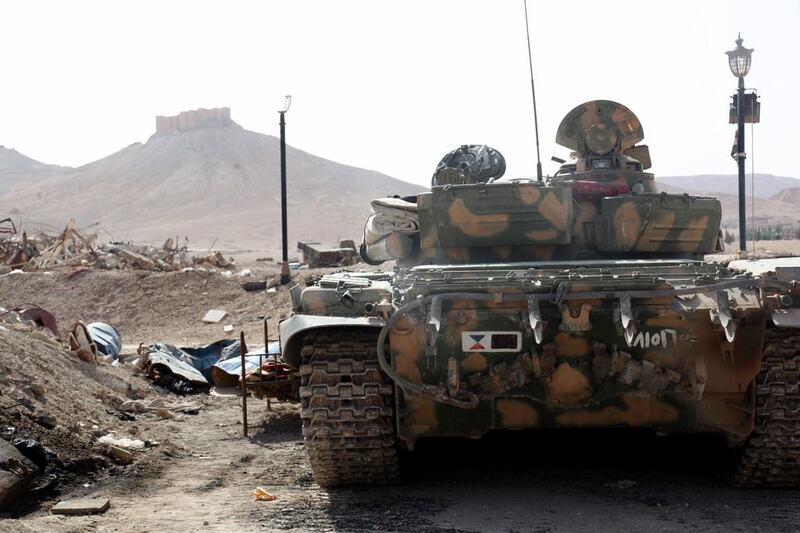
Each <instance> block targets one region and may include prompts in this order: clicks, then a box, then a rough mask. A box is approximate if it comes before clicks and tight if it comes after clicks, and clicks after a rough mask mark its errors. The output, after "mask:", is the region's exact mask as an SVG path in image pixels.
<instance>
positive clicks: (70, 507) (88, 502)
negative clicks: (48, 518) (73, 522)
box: [50, 498, 111, 515]
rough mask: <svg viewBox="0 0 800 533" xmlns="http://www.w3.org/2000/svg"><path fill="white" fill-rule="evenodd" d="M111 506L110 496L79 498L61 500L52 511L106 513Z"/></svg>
mask: <svg viewBox="0 0 800 533" xmlns="http://www.w3.org/2000/svg"><path fill="white" fill-rule="evenodd" d="M109 507H111V500H109V499H108V498H78V499H75V500H64V501H60V502H58V503H57V504H55V505H54V506H53V507H52V508H51V509H50V512H51V513H53V514H69V515H81V514H97V513H105V512H106V511H107V510H108V508H109Z"/></svg>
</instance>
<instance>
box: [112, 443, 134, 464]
mask: <svg viewBox="0 0 800 533" xmlns="http://www.w3.org/2000/svg"><path fill="white" fill-rule="evenodd" d="M107 454H108V456H109V457H111V458H112V459H116V460H117V461H119V462H120V463H123V464H130V463H132V462H133V459H134V454H133V452H132V451H130V450H126V449H125V448H120V447H119V446H114V445H109V446H108V451H107Z"/></svg>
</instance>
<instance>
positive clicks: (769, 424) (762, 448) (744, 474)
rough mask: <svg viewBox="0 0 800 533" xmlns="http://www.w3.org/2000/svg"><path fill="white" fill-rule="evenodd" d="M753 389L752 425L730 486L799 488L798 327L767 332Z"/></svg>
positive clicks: (799, 391)
mask: <svg viewBox="0 0 800 533" xmlns="http://www.w3.org/2000/svg"><path fill="white" fill-rule="evenodd" d="M755 391H756V420H755V428H754V430H753V433H752V434H751V435H750V437H749V438H748V440H747V442H746V443H745V444H744V445H743V446H742V448H741V449H740V450H739V455H738V464H737V465H736V469H735V472H734V476H733V481H734V484H735V485H737V486H740V487H782V488H797V487H800V329H797V328H787V329H780V328H769V329H768V330H767V332H766V337H765V341H764V359H763V361H762V364H761V370H760V371H759V373H758V376H757V377H756V382H755Z"/></svg>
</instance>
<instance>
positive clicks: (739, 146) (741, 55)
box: [725, 34, 753, 251]
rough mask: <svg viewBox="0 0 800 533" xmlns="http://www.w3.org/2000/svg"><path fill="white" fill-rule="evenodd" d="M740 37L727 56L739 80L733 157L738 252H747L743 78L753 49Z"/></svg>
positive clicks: (748, 67) (748, 68)
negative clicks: (736, 173) (736, 174)
mask: <svg viewBox="0 0 800 533" xmlns="http://www.w3.org/2000/svg"><path fill="white" fill-rule="evenodd" d="M742 41H743V40H742V36H741V34H739V38H738V39H736V48H735V49H733V50H731V51H730V52H725V53H726V54H728V66H730V68H731V73H733V75H734V76H736V77H737V78H739V89H738V91H737V94H736V96H737V98H736V123H737V127H738V129H737V130H736V153H735V154H734V157H735V158H736V162H737V163H738V165H739V250H741V251H745V250H747V230H746V215H745V205H744V195H745V192H744V189H745V187H744V186H745V183H744V162H745V158H746V157H747V155H746V153H745V151H744V118H745V117H744V105H745V99H744V77H745V76H747V73H748V72H749V71H750V62H751V59H752V54H753V49H752V48H745V47H744V46H742Z"/></svg>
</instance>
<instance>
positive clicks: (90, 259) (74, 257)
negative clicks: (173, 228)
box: [0, 218, 246, 279]
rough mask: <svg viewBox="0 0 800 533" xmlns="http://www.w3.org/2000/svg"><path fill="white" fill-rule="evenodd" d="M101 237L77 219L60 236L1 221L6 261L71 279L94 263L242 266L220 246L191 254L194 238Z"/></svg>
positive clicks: (0, 249) (164, 267) (1, 253)
mask: <svg viewBox="0 0 800 533" xmlns="http://www.w3.org/2000/svg"><path fill="white" fill-rule="evenodd" d="M97 240H98V239H97V234H96V233H92V234H88V233H87V234H84V233H81V232H79V231H78V230H77V229H76V228H75V220H74V219H73V220H70V221H69V223H68V224H67V226H66V227H65V228H64V231H62V232H61V233H60V234H59V235H52V234H48V233H45V232H39V233H38V234H36V235H28V234H27V232H25V231H19V229H18V228H17V227H16V225H15V224H14V222H13V221H12V220H11V219H10V218H7V219H5V220H2V221H0V265H5V266H6V267H7V268H8V267H10V268H12V269H17V270H19V271H32V270H43V269H55V268H69V269H70V270H69V272H68V273H67V276H68V278H70V279H72V278H74V277H75V276H77V275H79V274H81V273H83V272H86V271H87V270H91V269H92V268H97V269H104V270H112V269H118V270H124V269H130V270H157V271H177V270H183V269H186V268H192V267H198V268H211V269H231V268H235V267H236V265H235V263H234V261H233V259H229V258H227V259H226V258H225V257H224V256H223V255H222V252H219V251H214V252H210V253H208V254H207V255H205V256H201V257H194V256H190V255H189V249H188V241H185V242H184V244H183V245H182V246H179V245H177V244H176V242H175V241H173V239H167V240H166V241H165V242H164V244H163V245H162V246H161V247H160V248H159V247H155V246H148V245H135V244H132V243H129V242H110V243H98V242H97ZM11 272H16V270H12V271H11ZM243 272H244V271H243ZM4 275H6V274H4ZM241 275H246V274H241Z"/></svg>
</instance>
